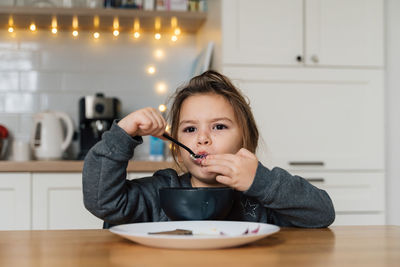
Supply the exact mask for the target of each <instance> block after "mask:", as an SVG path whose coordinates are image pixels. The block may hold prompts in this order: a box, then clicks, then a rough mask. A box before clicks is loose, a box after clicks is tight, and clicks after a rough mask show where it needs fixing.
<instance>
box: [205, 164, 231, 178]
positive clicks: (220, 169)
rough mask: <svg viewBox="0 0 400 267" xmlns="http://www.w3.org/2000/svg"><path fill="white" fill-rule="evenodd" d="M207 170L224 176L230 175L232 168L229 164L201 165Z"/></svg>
mask: <svg viewBox="0 0 400 267" xmlns="http://www.w3.org/2000/svg"><path fill="white" fill-rule="evenodd" d="M203 168H204V169H205V170H206V171H207V172H211V173H218V174H221V175H224V176H229V177H232V174H233V170H232V169H231V168H230V166H229V165H210V166H205V167H203Z"/></svg>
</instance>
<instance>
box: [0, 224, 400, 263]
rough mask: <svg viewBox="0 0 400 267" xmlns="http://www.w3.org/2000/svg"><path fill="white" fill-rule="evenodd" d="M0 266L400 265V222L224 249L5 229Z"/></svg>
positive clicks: (295, 233)
mask: <svg viewBox="0 0 400 267" xmlns="http://www.w3.org/2000/svg"><path fill="white" fill-rule="evenodd" d="M0 266H7V267H21V266H55V267H59V266H89V267H90V266H96V267H98V266H208V267H214V266H229V267H231V266H246V267H247V266H268V267H271V266H307V267H308V266H324V267H328V266H363V267H365V266H374V267H375V266H400V227H399V226H341V227H339V226H338V227H332V228H328V229H311V230H307V229H293V228H282V229H281V231H280V232H279V233H277V234H274V235H272V236H269V237H267V238H265V239H262V240H260V241H258V242H254V243H252V244H249V245H245V246H242V247H237V248H230V249H220V250H169V249H158V248H151V247H145V246H142V245H139V244H136V243H133V242H131V241H128V240H125V239H123V238H121V237H119V236H117V235H114V234H112V233H110V232H108V231H107V230H66V231H64V230H62V231H56V230H52V231H0Z"/></svg>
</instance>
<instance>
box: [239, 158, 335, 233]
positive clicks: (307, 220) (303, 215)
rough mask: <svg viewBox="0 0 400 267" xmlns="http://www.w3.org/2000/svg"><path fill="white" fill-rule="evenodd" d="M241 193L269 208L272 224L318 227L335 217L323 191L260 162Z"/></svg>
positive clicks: (279, 169) (299, 178) (325, 225)
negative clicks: (252, 179)
mask: <svg viewBox="0 0 400 267" xmlns="http://www.w3.org/2000/svg"><path fill="white" fill-rule="evenodd" d="M244 194H246V195H248V196H251V197H255V198H256V199H258V200H259V201H260V202H261V203H262V204H263V205H264V207H266V208H267V209H268V212H269V221H270V222H271V223H273V224H277V225H281V226H295V227H307V228H320V227H327V226H329V225H330V224H331V223H332V222H333V221H334V220H335V210H334V207H333V204H332V201H331V199H330V197H329V195H328V194H327V193H326V192H325V191H324V190H321V189H319V188H317V187H315V186H313V185H312V184H310V183H309V182H308V181H307V180H305V179H303V178H301V177H299V176H293V175H291V174H290V173H288V172H287V171H285V170H283V169H281V168H273V169H272V170H269V169H268V168H266V167H264V166H263V165H262V164H261V163H259V164H258V167H257V171H256V175H255V178H254V181H253V184H252V185H251V186H250V188H249V189H248V190H247V191H245V192H244Z"/></svg>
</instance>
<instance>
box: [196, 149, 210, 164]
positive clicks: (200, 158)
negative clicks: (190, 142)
mask: <svg viewBox="0 0 400 267" xmlns="http://www.w3.org/2000/svg"><path fill="white" fill-rule="evenodd" d="M207 155H208V154H207V153H206V152H199V153H198V154H196V156H195V157H192V159H193V160H194V161H195V162H196V163H197V164H199V165H200V164H201V162H202V161H203V159H205V158H206V157H207Z"/></svg>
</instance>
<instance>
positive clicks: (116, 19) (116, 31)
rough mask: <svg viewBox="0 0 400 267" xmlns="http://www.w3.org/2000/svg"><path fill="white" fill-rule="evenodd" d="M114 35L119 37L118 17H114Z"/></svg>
mask: <svg viewBox="0 0 400 267" xmlns="http://www.w3.org/2000/svg"><path fill="white" fill-rule="evenodd" d="M113 28H114V31H113V35H114V36H115V37H117V36H118V35H119V21H118V17H114V22H113Z"/></svg>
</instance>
